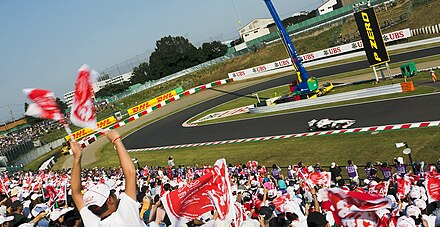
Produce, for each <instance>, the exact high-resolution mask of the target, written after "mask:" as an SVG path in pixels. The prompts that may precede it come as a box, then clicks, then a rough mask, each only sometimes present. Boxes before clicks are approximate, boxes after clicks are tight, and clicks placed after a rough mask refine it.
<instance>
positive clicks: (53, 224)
mask: <svg viewBox="0 0 440 227" xmlns="http://www.w3.org/2000/svg"><path fill="white" fill-rule="evenodd" d="M71 210H73V207H68V208H56V209H54V210H52V212H50V215H49V218H50V223H49V226H50V227H58V226H60V227H61V226H66V224H65V223H64V215H65V214H66V213H67V212H69V211H71Z"/></svg>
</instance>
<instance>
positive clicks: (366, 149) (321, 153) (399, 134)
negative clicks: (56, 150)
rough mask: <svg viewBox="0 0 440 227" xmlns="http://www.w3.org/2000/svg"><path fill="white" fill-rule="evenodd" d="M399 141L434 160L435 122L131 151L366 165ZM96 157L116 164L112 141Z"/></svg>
mask: <svg viewBox="0 0 440 227" xmlns="http://www.w3.org/2000/svg"><path fill="white" fill-rule="evenodd" d="M402 141H405V142H407V143H408V144H409V146H410V148H411V150H412V156H413V159H414V161H416V160H417V161H419V160H423V161H425V163H433V162H435V161H436V160H437V159H438V158H439V153H438V150H439V149H440V128H439V127H429V128H417V129H401V130H394V131H384V132H378V133H366V132H365V133H351V134H335V135H325V136H314V137H302V138H293V139H292V138H291V139H279V140H272V141H260V142H248V143H241V144H226V145H212V146H209V147H208V146H205V147H194V148H182V149H170V150H162V151H145V152H133V153H130V156H131V157H132V158H137V159H138V160H139V162H140V164H141V165H149V166H157V165H158V166H166V164H167V158H168V157H169V156H173V157H174V159H175V160H176V164H178V165H180V164H182V165H194V164H207V165H212V164H213V163H214V162H215V160H217V159H219V158H226V160H227V162H228V163H245V162H247V161H249V160H256V161H258V162H260V163H261V164H262V165H266V166H271V165H272V164H273V163H277V164H278V165H280V166H287V165H291V164H295V163H298V161H303V162H304V163H306V164H315V163H317V162H319V163H321V164H322V165H329V164H330V162H332V161H335V162H336V163H338V164H340V165H344V164H345V163H346V161H347V160H348V159H352V160H353V161H354V162H355V163H357V164H365V163H366V162H367V161H372V162H374V161H388V162H390V161H392V159H393V158H394V157H398V156H403V154H402V149H396V148H395V146H394V143H396V142H402ZM404 158H405V159H407V157H404ZM97 160H98V161H97V162H95V163H92V164H90V165H88V166H85V167H86V168H87V167H88V168H92V167H110V166H118V165H119V161H118V157H117V155H116V154H115V151H114V149H113V148H112V147H111V145H110V144H108V145H106V146H105V147H104V149H103V151H102V152H100V154H99V155H98V159H97Z"/></svg>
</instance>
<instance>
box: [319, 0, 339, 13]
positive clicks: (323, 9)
mask: <svg viewBox="0 0 440 227" xmlns="http://www.w3.org/2000/svg"><path fill="white" fill-rule="evenodd" d="M337 5H338V1H337V0H327V1H325V2H324V3H322V5H321V6H319V7H318V13H319V15H323V14H326V13H329V12H331V11H333V10H335V9H336V8H334V7H336V6H337Z"/></svg>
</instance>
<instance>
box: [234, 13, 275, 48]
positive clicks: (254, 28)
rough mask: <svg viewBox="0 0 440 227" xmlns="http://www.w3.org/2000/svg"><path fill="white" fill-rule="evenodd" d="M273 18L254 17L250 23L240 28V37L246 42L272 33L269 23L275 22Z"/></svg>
mask: <svg viewBox="0 0 440 227" xmlns="http://www.w3.org/2000/svg"><path fill="white" fill-rule="evenodd" d="M273 23H274V21H273V19H266V18H260V19H254V20H253V21H251V22H250V23H249V24H247V25H246V26H244V27H243V28H242V29H240V31H239V33H240V37H241V38H243V40H244V41H245V42H249V41H251V40H253V39H256V38H259V37H261V36H264V35H267V34H269V33H270V31H269V28H268V27H267V25H269V24H273Z"/></svg>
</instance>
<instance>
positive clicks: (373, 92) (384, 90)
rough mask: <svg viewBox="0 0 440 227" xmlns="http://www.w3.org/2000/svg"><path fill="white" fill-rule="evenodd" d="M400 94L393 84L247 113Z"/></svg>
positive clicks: (265, 107)
mask: <svg viewBox="0 0 440 227" xmlns="http://www.w3.org/2000/svg"><path fill="white" fill-rule="evenodd" d="M399 92H402V87H401V85H400V84H393V85H387V86H380V87H375V88H367V89H362V90H356V91H350V92H344V93H341V94H336V95H328V96H322V97H318V98H314V99H304V100H299V101H294V102H288V103H281V104H277V105H275V106H263V107H255V108H250V109H249V112H250V113H251V114H254V113H271V112H277V111H283V110H291V109H297V108H301V107H308V106H316V105H321V104H328V103H335V102H342V101H348V100H355V99H362V98H369V97H374V96H379V95H388V94H394V93H399Z"/></svg>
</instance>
